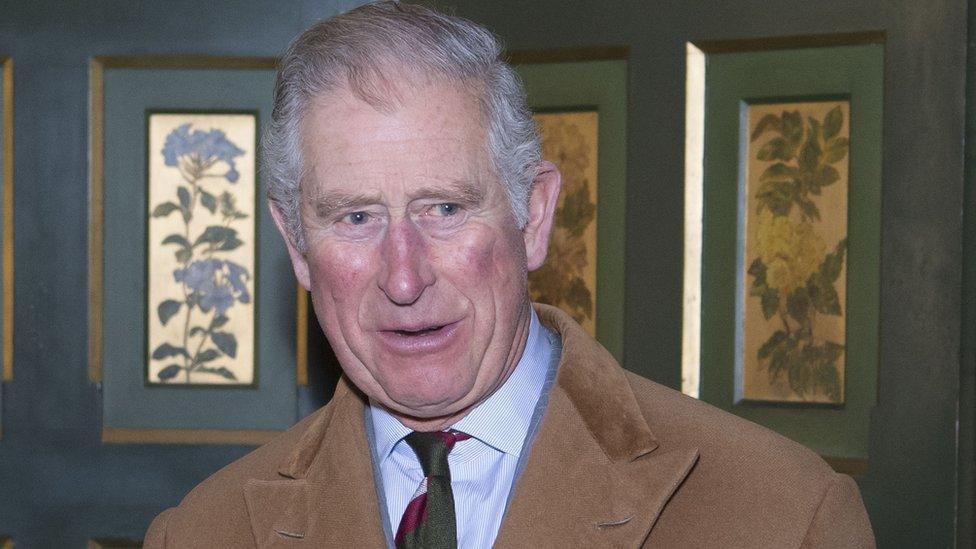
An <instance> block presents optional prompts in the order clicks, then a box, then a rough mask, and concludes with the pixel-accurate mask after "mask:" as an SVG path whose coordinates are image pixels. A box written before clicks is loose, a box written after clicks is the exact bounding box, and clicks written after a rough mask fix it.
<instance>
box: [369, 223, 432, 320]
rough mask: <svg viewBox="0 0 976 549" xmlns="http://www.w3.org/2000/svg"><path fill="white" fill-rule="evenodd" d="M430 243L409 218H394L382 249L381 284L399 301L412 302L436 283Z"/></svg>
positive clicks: (385, 290)
mask: <svg viewBox="0 0 976 549" xmlns="http://www.w3.org/2000/svg"><path fill="white" fill-rule="evenodd" d="M427 247H428V243H427V242H426V241H425V240H424V238H423V236H422V235H421V234H420V233H419V231H418V230H417V227H416V226H414V224H413V222H412V221H411V220H409V219H400V220H394V221H391V222H390V224H389V225H388V226H387V230H386V234H385V236H384V241H383V246H382V249H381V254H382V256H383V257H382V263H383V269H382V271H381V272H380V277H379V286H380V289H381V290H383V293H385V294H386V297H387V298H388V299H389V300H390V301H392V302H394V303H396V304H397V305H411V304H413V303H415V302H416V301H417V300H418V299H420V296H421V295H422V294H423V293H424V289H426V288H427V287H428V286H430V285H432V284H433V283H434V270H433V268H432V266H431V264H430V261H429V257H428V249H427Z"/></svg>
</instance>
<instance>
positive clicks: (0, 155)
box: [0, 56, 14, 436]
mask: <svg viewBox="0 0 976 549" xmlns="http://www.w3.org/2000/svg"><path fill="white" fill-rule="evenodd" d="M0 188H2V192H0V201H2V202H0V247H2V252H0V286H2V288H3V293H2V295H3V297H2V306H0V309H2V310H0V359H2V361H3V364H2V365H0V436H2V435H3V421H2V420H3V382H9V381H11V380H13V377H14V349H13V343H14V338H13V336H14V288H13V283H14V212H13V205H14V62H13V60H12V59H10V58H9V57H3V56H0Z"/></svg>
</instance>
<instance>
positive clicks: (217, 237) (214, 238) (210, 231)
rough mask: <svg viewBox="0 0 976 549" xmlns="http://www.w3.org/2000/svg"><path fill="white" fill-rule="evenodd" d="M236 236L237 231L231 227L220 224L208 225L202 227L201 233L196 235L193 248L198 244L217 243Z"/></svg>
mask: <svg viewBox="0 0 976 549" xmlns="http://www.w3.org/2000/svg"><path fill="white" fill-rule="evenodd" d="M236 236H237V231H235V230H234V229H231V228H229V227H223V226H221V225H210V226H209V227H207V228H206V229H204V231H203V234H201V235H200V236H198V237H197V239H196V240H195V241H194V242H193V247H194V248H195V247H197V246H199V245H200V244H213V245H217V244H220V243H222V242H223V241H225V240H227V239H229V238H231V237H236Z"/></svg>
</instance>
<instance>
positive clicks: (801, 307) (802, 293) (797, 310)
mask: <svg viewBox="0 0 976 549" xmlns="http://www.w3.org/2000/svg"><path fill="white" fill-rule="evenodd" d="M809 309H810V296H809V295H808V294H807V289H806V288H797V289H795V290H793V291H792V292H791V293H790V295H789V296H787V298H786V310H787V311H789V313H790V316H791V317H793V319H794V320H796V321H797V322H800V323H802V322H803V321H804V320H806V318H807V311H808V310H809Z"/></svg>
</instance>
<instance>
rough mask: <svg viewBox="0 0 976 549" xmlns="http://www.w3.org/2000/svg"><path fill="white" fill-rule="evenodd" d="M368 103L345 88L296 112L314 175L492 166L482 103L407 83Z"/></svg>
mask: <svg viewBox="0 0 976 549" xmlns="http://www.w3.org/2000/svg"><path fill="white" fill-rule="evenodd" d="M398 92H399V93H397V99H396V101H391V102H390V104H389V105H384V106H374V105H371V104H369V103H367V102H366V101H363V100H362V99H360V98H358V97H357V96H356V95H355V94H353V93H352V92H350V91H349V90H345V89H342V90H337V91H333V92H329V93H328V94H326V95H323V96H321V97H319V98H317V99H316V100H315V101H312V102H311V104H310V105H309V108H308V111H307V112H306V115H305V116H304V117H303V119H302V127H301V139H302V140H301V147H302V153H303V159H304V161H305V163H306V168H307V169H308V173H309V174H310V175H312V178H311V179H312V180H313V181H318V182H319V183H320V184H321V183H325V182H329V183H330V184H343V183H344V182H347V181H348V180H349V179H350V178H353V179H355V180H357V181H358V182H359V183H362V182H363V180H369V179H372V178H381V177H382V178H390V177H393V176H396V177H399V178H401V181H402V182H404V183H406V182H409V181H413V180H414V179H437V178H471V177H475V176H481V175H484V174H485V173H486V172H488V171H490V168H489V163H488V154H487V138H486V131H485V124H484V116H483V114H482V110H481V108H480V102H479V101H478V98H477V96H476V95H474V94H473V93H472V92H471V91H470V90H466V89H463V88H458V87H455V86H450V85H444V84H425V85H419V86H409V87H408V88H407V89H401V90H398Z"/></svg>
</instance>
